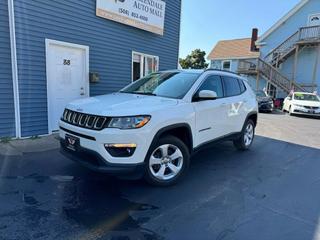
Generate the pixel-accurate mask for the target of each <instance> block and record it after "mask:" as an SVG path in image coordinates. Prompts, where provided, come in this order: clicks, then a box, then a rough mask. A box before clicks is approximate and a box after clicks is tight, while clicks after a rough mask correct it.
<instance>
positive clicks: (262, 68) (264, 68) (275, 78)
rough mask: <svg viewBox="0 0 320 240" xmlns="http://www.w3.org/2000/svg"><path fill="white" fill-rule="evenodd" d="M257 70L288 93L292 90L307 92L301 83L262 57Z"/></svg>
mask: <svg viewBox="0 0 320 240" xmlns="http://www.w3.org/2000/svg"><path fill="white" fill-rule="evenodd" d="M257 71H259V72H260V73H261V74H262V75H264V77H266V78H267V79H268V80H269V81H270V82H271V83H272V84H274V85H275V86H276V87H280V88H281V89H283V90H284V91H286V92H288V93H289V92H290V91H291V90H295V91H302V92H305V89H304V88H302V87H301V86H300V85H299V84H297V83H294V82H293V81H291V80H290V79H288V78H287V77H285V76H284V75H283V74H282V73H281V72H280V71H279V70H278V69H277V68H275V67H274V66H272V65H271V64H269V63H267V62H265V61H264V60H262V59H260V58H259V59H258V64H257Z"/></svg>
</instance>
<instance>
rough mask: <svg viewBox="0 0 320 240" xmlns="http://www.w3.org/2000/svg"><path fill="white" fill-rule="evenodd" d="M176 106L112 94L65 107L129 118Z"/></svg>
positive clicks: (167, 100)
mask: <svg viewBox="0 0 320 240" xmlns="http://www.w3.org/2000/svg"><path fill="white" fill-rule="evenodd" d="M177 104H178V100H176V99H170V98H164V97H157V96H144V95H137V94H127V93H113V94H107V95H102V96H97V97H91V98H86V99H80V100H76V101H74V102H71V103H70V104H68V105H67V108H68V109H70V110H73V111H78V112H84V113H89V114H94V115H101V116H130V115H140V114H141V115H142V114H149V113H150V112H152V111H157V110H160V109H163V108H168V107H169V106H174V105H177Z"/></svg>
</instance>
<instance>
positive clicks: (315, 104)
mask: <svg viewBox="0 0 320 240" xmlns="http://www.w3.org/2000/svg"><path fill="white" fill-rule="evenodd" d="M292 103H293V104H297V105H302V106H308V107H320V102H316V101H304V100H293V101H292Z"/></svg>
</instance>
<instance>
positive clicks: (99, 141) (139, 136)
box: [59, 121, 153, 164]
mask: <svg viewBox="0 0 320 240" xmlns="http://www.w3.org/2000/svg"><path fill="white" fill-rule="evenodd" d="M59 135H60V138H61V139H65V138H66V135H71V136H74V137H77V138H79V145H80V147H82V148H84V149H88V150H90V151H93V152H96V153H97V154H99V155H100V156H101V157H102V158H103V159H104V161H105V162H107V163H110V164H141V163H143V162H144V160H145V157H146V153H147V152H148V150H149V147H150V143H151V142H152V139H153V133H152V132H151V130H150V128H149V127H148V126H146V127H144V128H141V129H133V130H120V129H104V130H101V131H94V130H90V129H84V128H80V127H76V126H73V125H70V124H67V123H65V122H62V121H60V131H59ZM105 144H136V145H137V147H136V149H135V151H134V153H133V154H132V155H131V156H128V157H116V156H112V155H111V154H110V153H109V152H108V151H107V150H106V148H105Z"/></svg>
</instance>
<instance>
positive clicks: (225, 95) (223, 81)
mask: <svg viewBox="0 0 320 240" xmlns="http://www.w3.org/2000/svg"><path fill="white" fill-rule="evenodd" d="M221 77H222V83H223V89H224V92H223V94H224V97H225V98H229V97H236V96H240V95H242V94H243V93H245V92H246V91H247V87H246V86H245V84H244V82H243V80H241V79H239V78H237V77H233V76H227V75H222V76H221ZM225 77H230V78H233V79H235V80H237V83H238V86H239V90H240V93H239V94H235V95H231V96H227V94H226V92H225V89H226V87H225V80H224V78H225ZM239 81H242V84H243V85H244V87H245V90H244V91H243V92H241V87H240V83H239Z"/></svg>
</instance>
